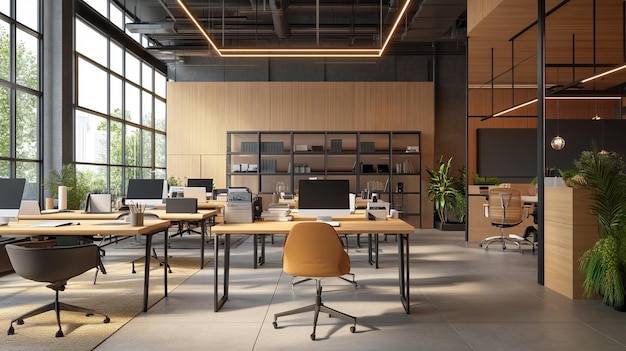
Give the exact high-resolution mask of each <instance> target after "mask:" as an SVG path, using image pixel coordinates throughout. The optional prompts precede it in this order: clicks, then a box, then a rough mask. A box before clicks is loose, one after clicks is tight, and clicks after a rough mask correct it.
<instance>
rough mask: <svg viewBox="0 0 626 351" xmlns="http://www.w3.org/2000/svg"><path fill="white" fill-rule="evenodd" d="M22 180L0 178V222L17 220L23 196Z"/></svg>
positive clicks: (24, 180) (23, 180) (24, 182)
mask: <svg viewBox="0 0 626 351" xmlns="http://www.w3.org/2000/svg"><path fill="white" fill-rule="evenodd" d="M25 185H26V179H24V178H0V222H2V223H3V224H6V223H8V222H9V220H11V219H13V218H17V215H18V214H19V212H20V205H21V203H22V195H23V194H24V186H25Z"/></svg>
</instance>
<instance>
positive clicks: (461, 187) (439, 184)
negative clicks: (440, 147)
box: [426, 156, 465, 224]
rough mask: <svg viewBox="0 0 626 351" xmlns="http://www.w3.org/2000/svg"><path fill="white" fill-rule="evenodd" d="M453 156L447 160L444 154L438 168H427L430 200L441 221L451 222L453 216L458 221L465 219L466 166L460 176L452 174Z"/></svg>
mask: <svg viewBox="0 0 626 351" xmlns="http://www.w3.org/2000/svg"><path fill="white" fill-rule="evenodd" d="M451 163H452V157H450V158H449V159H448V161H447V162H444V161H443V156H441V157H440V158H439V164H438V167H437V168H436V169H430V168H428V169H426V171H427V172H428V179H429V182H430V184H429V185H428V200H429V201H432V202H433V203H434V204H435V211H436V213H437V216H438V218H439V221H440V222H441V223H442V224H443V223H449V222H451V221H452V219H453V218H455V219H457V220H458V221H457V223H458V222H463V221H464V219H465V168H464V167H463V168H462V169H461V170H460V173H461V175H460V176H459V177H456V178H455V177H453V176H452V175H451V174H450V168H451Z"/></svg>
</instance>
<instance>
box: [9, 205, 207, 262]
mask: <svg viewBox="0 0 626 351" xmlns="http://www.w3.org/2000/svg"><path fill="white" fill-rule="evenodd" d="M217 213H218V211H217V210H199V211H198V212H196V213H171V212H165V209H158V208H157V209H152V210H146V214H153V215H156V216H158V217H159V218H160V219H164V220H167V221H177V222H180V221H182V222H200V227H201V236H202V238H201V245H200V269H202V268H204V237H205V236H206V235H207V233H206V227H207V222H208V221H209V220H210V219H213V218H215V216H217ZM126 214H128V212H123V211H121V212H109V213H85V212H83V211H69V212H56V213H45V214H39V215H20V216H19V219H20V220H39V221H43V220H45V221H50V220H72V221H73V220H77V221H84V220H116V219H118V218H120V217H121V216H124V215H126ZM102 234H103V235H106V234H104V233H102ZM210 235H211V226H210V225H209V236H210Z"/></svg>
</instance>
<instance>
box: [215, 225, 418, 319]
mask: <svg viewBox="0 0 626 351" xmlns="http://www.w3.org/2000/svg"><path fill="white" fill-rule="evenodd" d="M300 221H305V220H304V219H295V220H294V221H291V222H263V221H259V222H254V223H238V224H217V225H216V226H215V227H214V228H213V234H215V235H216V236H220V235H223V236H224V267H223V269H224V273H223V274H224V278H223V279H224V281H223V295H222V297H218V296H219V285H220V282H219V244H218V243H219V240H214V260H215V262H214V269H215V274H214V278H213V279H214V284H213V289H214V291H213V298H214V300H213V307H214V311H216V312H217V311H219V310H220V308H222V306H223V305H224V303H226V301H228V280H229V271H230V236H231V235H235V234H247V235H270V234H288V233H289V231H290V230H291V228H292V227H293V226H294V224H296V223H298V222H300ZM338 222H339V223H340V225H339V227H335V231H337V234H339V235H344V234H362V233H377V234H397V235H398V274H399V285H400V301H401V302H402V305H403V306H404V310H405V311H406V313H407V314H409V313H410V312H411V311H410V294H409V234H413V233H415V228H414V227H413V226H412V225H410V224H408V223H406V222H405V221H403V220H401V219H395V218H393V219H392V218H390V219H388V220H386V221H368V220H365V219H363V218H356V217H351V218H350V217H347V218H342V219H340V220H338Z"/></svg>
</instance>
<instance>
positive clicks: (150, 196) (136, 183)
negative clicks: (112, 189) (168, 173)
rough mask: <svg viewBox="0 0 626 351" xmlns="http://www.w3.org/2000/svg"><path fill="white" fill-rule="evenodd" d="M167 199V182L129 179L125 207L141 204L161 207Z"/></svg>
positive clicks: (163, 180) (162, 180)
mask: <svg viewBox="0 0 626 351" xmlns="http://www.w3.org/2000/svg"><path fill="white" fill-rule="evenodd" d="M166 198H167V181H166V180H165V179H129V180H128V190H127V192H126V205H128V204H131V203H133V204H142V205H146V206H151V207H154V206H161V205H163V201H164V199H166Z"/></svg>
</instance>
